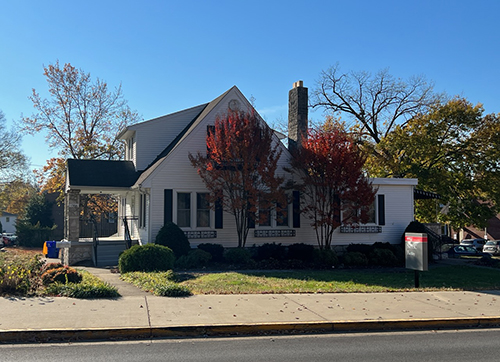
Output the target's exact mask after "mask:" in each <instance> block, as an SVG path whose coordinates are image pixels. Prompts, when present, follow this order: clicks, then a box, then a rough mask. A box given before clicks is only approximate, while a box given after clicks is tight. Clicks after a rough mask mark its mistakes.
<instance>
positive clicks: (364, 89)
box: [310, 64, 439, 144]
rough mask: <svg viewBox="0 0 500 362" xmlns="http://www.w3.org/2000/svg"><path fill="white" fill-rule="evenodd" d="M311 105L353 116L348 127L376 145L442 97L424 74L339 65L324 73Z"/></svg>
mask: <svg viewBox="0 0 500 362" xmlns="http://www.w3.org/2000/svg"><path fill="white" fill-rule="evenodd" d="M311 98H312V99H311V104H310V105H311V106H312V107H313V108H314V107H324V108H325V111H327V112H332V113H337V112H340V113H341V114H347V115H348V116H350V118H351V119H350V124H348V128H350V129H351V130H352V131H354V132H356V133H358V134H359V135H360V136H361V137H362V138H363V139H368V140H370V141H372V142H374V143H375V144H378V143H380V141H381V140H382V139H383V138H384V137H385V136H387V135H388V134H389V133H390V132H391V131H392V130H393V128H394V126H395V125H396V124H400V125H404V124H405V123H406V122H407V121H408V120H409V119H411V118H412V117H413V116H415V115H417V114H419V113H422V112H424V111H425V110H427V108H428V107H429V106H430V105H431V104H434V103H435V101H436V100H437V98H439V96H436V95H435V94H434V93H433V84H430V83H428V82H427V81H426V80H425V78H424V77H422V76H415V77H411V78H409V79H408V80H407V81H404V80H401V79H399V78H395V77H394V76H392V75H390V74H389V72H388V70H387V69H384V70H382V71H379V72H378V73H377V74H375V75H372V74H371V73H368V72H349V73H343V72H341V71H340V68H339V66H338V64H337V65H336V66H334V67H331V68H330V69H328V70H327V71H323V72H322V73H321V78H320V80H319V81H318V84H317V87H316V89H315V90H314V92H313V96H312V97H311Z"/></svg>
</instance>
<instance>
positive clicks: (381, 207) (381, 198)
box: [378, 195, 385, 225]
mask: <svg viewBox="0 0 500 362" xmlns="http://www.w3.org/2000/svg"><path fill="white" fill-rule="evenodd" d="M378 224H379V225H385V195H378Z"/></svg>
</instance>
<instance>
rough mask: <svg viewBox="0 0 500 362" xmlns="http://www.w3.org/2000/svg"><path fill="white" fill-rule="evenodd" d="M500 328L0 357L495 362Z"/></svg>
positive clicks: (29, 351) (55, 348)
mask: <svg viewBox="0 0 500 362" xmlns="http://www.w3.org/2000/svg"><path fill="white" fill-rule="evenodd" d="M499 341H500V329H489V330H459V331H437V332H436V331H426V332H397V333H396V332H393V333H352V334H328V335H306V336H291V337H288V336H282V337H237V338H199V339H171V340H154V341H149V342H136V341H128V342H104V343H97V342H96V343H74V344H52V345H50V344H37V345H2V344H0V361H2V362H3V361H9V362H10V361H24V362H31V361H33V362H35V361H37V362H45V361H50V362H53V361H76V362H83V361H107V362H114V361H120V362H128V361H141V362H149V361H183V362H189V361H206V362H208V361H217V362H225V361H227V362H234V361H238V362H240V361H252V362H253V361H266V362H274V361H276V362H285V361H286V362H294V361H300V362H304V361H315V362H317V361H329V362H330V361H343V362H351V361H370V362H377V361H384V362H392V361H397V362H414V361H415V362H417V361H418V362H424V361H439V362H448V361H453V362H456V361H471V362H473V361H479V360H480V361H483V362H484V361H498V360H499V356H498V348H499V346H500V342H499Z"/></svg>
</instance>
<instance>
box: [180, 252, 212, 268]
mask: <svg viewBox="0 0 500 362" xmlns="http://www.w3.org/2000/svg"><path fill="white" fill-rule="evenodd" d="M211 259H212V255H210V253H207V252H206V251H204V250H201V249H196V250H191V251H190V252H189V254H188V255H184V256H181V257H180V258H179V259H177V260H176V262H175V266H176V268H179V269H193V268H203V267H206V266H207V265H208V263H209V262H210V260H211Z"/></svg>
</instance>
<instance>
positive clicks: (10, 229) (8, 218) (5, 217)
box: [0, 212, 17, 234]
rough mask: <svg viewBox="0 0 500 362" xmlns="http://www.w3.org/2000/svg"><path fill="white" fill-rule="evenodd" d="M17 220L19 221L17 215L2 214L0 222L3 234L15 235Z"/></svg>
mask: <svg viewBox="0 0 500 362" xmlns="http://www.w3.org/2000/svg"><path fill="white" fill-rule="evenodd" d="M16 220H17V215H16V214H11V213H9V212H2V216H0V222H1V223H2V230H1V232H3V233H9V234H14V233H15V232H16Z"/></svg>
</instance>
